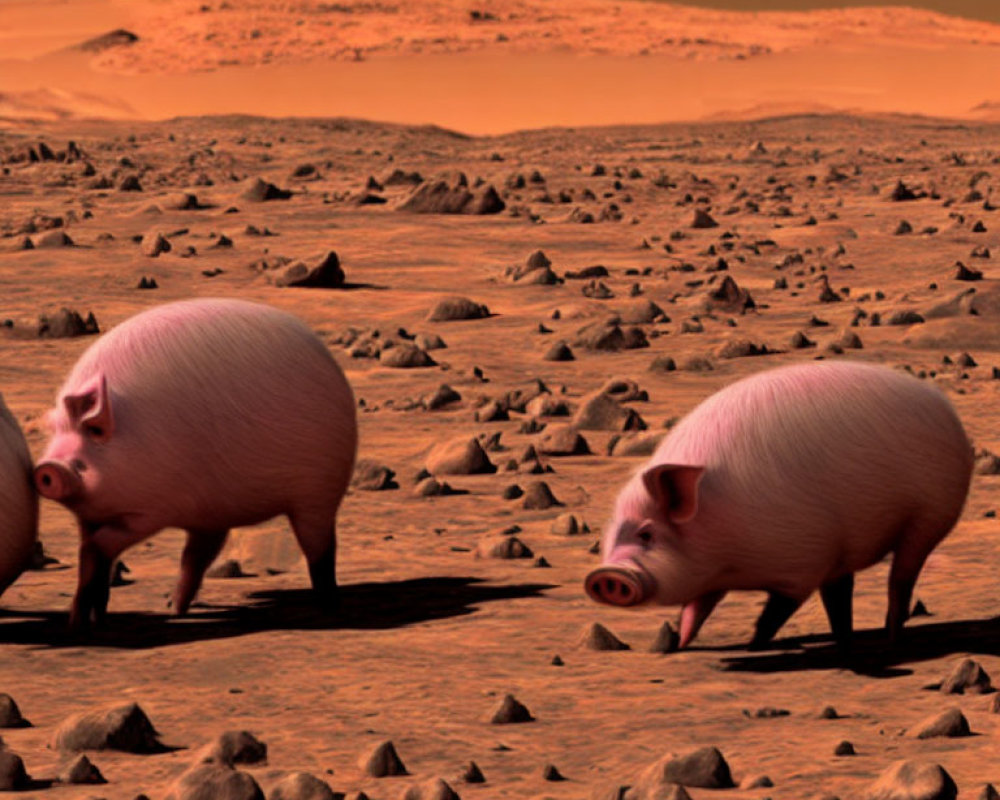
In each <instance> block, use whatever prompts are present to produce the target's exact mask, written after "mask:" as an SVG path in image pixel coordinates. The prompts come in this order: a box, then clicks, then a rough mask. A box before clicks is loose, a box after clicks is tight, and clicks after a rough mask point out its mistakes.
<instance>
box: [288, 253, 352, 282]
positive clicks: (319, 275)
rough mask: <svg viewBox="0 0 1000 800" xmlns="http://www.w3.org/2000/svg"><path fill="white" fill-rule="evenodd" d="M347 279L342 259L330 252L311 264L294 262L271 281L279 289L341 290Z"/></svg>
mask: <svg viewBox="0 0 1000 800" xmlns="http://www.w3.org/2000/svg"><path fill="white" fill-rule="evenodd" d="M345 277H346V276H345V275H344V270H343V268H342V267H341V266H340V259H339V258H338V257H337V254H336V253H335V252H334V251H333V250H330V251H329V252H328V253H327V254H326V255H325V256H322V257H320V258H317V259H316V260H315V261H313V262H312V263H311V264H307V263H306V262H305V261H294V262H292V263H291V264H288V265H286V266H284V267H282V268H281V269H280V270H279V271H278V272H277V274H275V275H273V276H271V278H270V280H271V282H272V283H273V284H274V285H275V286H278V287H299V288H308V289H339V288H341V287H343V285H344V280H345Z"/></svg>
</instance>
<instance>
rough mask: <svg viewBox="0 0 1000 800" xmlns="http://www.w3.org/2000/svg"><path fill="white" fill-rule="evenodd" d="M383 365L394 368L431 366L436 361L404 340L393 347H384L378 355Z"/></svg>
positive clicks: (435, 363) (434, 364)
mask: <svg viewBox="0 0 1000 800" xmlns="http://www.w3.org/2000/svg"><path fill="white" fill-rule="evenodd" d="M378 360H379V363H380V364H381V365H382V366H383V367H395V368H396V369H413V368H416V367H433V366H436V365H437V362H436V361H435V360H434V359H433V358H431V357H430V355H429V354H428V353H427V352H425V351H424V350H421V349H420V348H419V347H417V346H416V345H415V344H411V343H410V342H404V343H402V344H397V345H395V346H393V347H384V348H383V349H382V351H381V352H380V353H379V356H378Z"/></svg>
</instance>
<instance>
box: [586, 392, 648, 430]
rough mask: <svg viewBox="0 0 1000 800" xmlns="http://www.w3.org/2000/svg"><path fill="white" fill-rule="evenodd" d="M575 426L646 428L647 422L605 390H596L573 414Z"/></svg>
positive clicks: (626, 428) (609, 428)
mask: <svg viewBox="0 0 1000 800" xmlns="http://www.w3.org/2000/svg"><path fill="white" fill-rule="evenodd" d="M572 424H573V427H575V428H577V429H581V430H590V431H636V430H645V429H646V423H645V422H644V421H643V419H642V417H641V416H639V414H638V413H636V412H635V411H634V410H633V409H631V408H626V407H625V406H623V405H621V404H619V403H617V402H615V401H614V400H613V399H612V398H611V397H609V396H608V395H607V394H605V393H604V392H601V391H599V392H594V393H593V394H589V395H587V396H586V397H583V398H582V399H581V401H580V407H579V408H578V409H577V412H576V414H575V415H574V416H573V422H572Z"/></svg>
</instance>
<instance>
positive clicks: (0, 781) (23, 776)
mask: <svg viewBox="0 0 1000 800" xmlns="http://www.w3.org/2000/svg"><path fill="white" fill-rule="evenodd" d="M30 781H31V779H30V778H29V777H28V772H27V770H25V768H24V762H23V761H22V760H21V757H20V756H19V755H16V754H15V753H12V752H10V750H0V791H4V792H10V791H14V790H16V789H23V788H25V787H27V786H28V784H29V783H30Z"/></svg>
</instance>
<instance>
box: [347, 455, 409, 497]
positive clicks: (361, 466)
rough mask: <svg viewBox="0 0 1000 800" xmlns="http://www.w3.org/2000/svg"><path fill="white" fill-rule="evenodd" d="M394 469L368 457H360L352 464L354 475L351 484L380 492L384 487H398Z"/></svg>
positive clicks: (356, 487)
mask: <svg viewBox="0 0 1000 800" xmlns="http://www.w3.org/2000/svg"><path fill="white" fill-rule="evenodd" d="M395 477H396V472H395V470H392V469H389V467H387V466H385V465H384V464H380V463H378V462H377V461H373V460H372V459H370V458H362V459H361V460H360V461H358V462H357V463H356V464H355V465H354V475H353V477H352V478H351V486H352V487H353V488H355V489H362V490H364V491H366V492H380V491H384V490H386V489H398V488H399V484H398V483H396V481H395Z"/></svg>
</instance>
